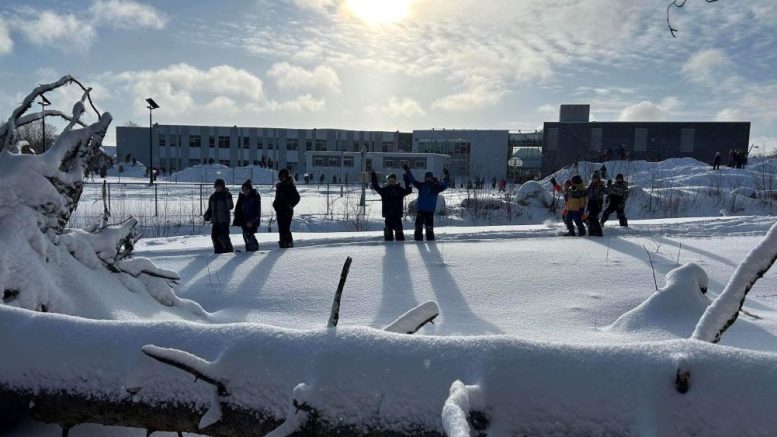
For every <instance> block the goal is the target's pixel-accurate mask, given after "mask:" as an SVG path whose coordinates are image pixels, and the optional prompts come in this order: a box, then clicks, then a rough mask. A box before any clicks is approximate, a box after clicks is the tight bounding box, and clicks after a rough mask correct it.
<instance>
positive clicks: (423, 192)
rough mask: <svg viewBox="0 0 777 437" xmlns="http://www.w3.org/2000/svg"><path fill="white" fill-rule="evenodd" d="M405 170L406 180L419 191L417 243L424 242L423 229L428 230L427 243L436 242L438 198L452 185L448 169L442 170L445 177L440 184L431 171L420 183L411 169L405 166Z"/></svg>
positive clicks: (416, 223) (416, 221)
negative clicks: (435, 212)
mask: <svg viewBox="0 0 777 437" xmlns="http://www.w3.org/2000/svg"><path fill="white" fill-rule="evenodd" d="M402 168H404V169H405V178H406V179H407V180H408V181H409V182H410V183H411V184H413V186H414V187H416V189H417V190H418V201H417V202H416V209H417V211H418V213H417V214H416V217H415V235H414V237H415V241H422V240H423V239H424V238H423V237H424V236H423V229H424V228H425V229H426V241H431V240H434V210H435V208H437V196H438V195H439V194H440V193H442V192H443V191H445V190H446V189H447V188H448V184H449V183H450V174H449V173H448V169H447V168H444V169H442V172H443V174H444V175H445V177H444V178H443V182H442V183H440V181H439V180H437V178H435V177H434V174H433V173H432V172H430V171H428V172H426V174H425V175H424V181H423V182H418V181H416V180H415V178H414V177H413V173H411V172H410V167H408V166H407V165H405V166H403V167H402Z"/></svg>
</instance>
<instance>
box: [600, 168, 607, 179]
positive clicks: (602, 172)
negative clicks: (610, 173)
mask: <svg viewBox="0 0 777 437" xmlns="http://www.w3.org/2000/svg"><path fill="white" fill-rule="evenodd" d="M599 176H600V177H601V180H605V179H607V166H606V165H604V164H602V168H600V169H599Z"/></svg>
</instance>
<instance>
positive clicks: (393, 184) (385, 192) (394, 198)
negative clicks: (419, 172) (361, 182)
mask: <svg viewBox="0 0 777 437" xmlns="http://www.w3.org/2000/svg"><path fill="white" fill-rule="evenodd" d="M370 176H371V180H372V189H373V190H375V191H377V192H378V194H380V199H381V203H382V205H381V212H382V214H383V217H384V218H385V225H384V227H383V237H384V239H385V240H386V241H394V238H395V235H396V239H397V241H404V240H405V233H404V231H403V229H402V215H403V212H404V204H403V201H404V198H405V196H407V195H408V194H410V193H412V192H413V189H412V188H411V187H410V181H409V180H408V179H407V178H405V187H404V188H402V187H401V186H400V185H399V183H397V175H395V174H393V173H392V174H390V175H389V176H388V183H387V184H386V185H384V186H383V187H381V186H380V185H378V175H377V173H375V172H374V171H373V172H372V173H371V174H370Z"/></svg>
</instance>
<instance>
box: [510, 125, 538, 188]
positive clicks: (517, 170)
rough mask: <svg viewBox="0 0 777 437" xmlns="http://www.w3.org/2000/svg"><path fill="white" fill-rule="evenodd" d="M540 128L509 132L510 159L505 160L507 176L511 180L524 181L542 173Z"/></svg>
mask: <svg viewBox="0 0 777 437" xmlns="http://www.w3.org/2000/svg"><path fill="white" fill-rule="evenodd" d="M543 141H544V138H543V133H542V131H541V130H535V131H527V132H521V131H518V132H517V133H514V132H511V133H510V159H509V160H508V161H507V165H508V171H507V178H508V180H510V181H513V182H524V181H527V180H532V179H535V178H538V177H540V176H541V175H542V145H543Z"/></svg>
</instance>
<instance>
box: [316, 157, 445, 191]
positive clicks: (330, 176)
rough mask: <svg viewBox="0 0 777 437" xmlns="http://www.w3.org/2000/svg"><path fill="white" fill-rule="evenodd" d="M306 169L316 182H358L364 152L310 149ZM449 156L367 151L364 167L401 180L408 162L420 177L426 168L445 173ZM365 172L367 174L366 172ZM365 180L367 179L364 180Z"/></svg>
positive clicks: (416, 175)
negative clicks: (312, 150) (311, 150)
mask: <svg viewBox="0 0 777 437" xmlns="http://www.w3.org/2000/svg"><path fill="white" fill-rule="evenodd" d="M305 159H306V163H305V168H306V169H307V171H306V173H307V174H308V175H309V176H312V181H313V182H314V183H317V182H319V181H320V180H321V176H323V177H324V179H323V180H324V182H327V183H328V182H339V181H343V182H349V183H353V182H357V181H361V180H362V168H363V167H362V154H361V153H360V152H328V151H319V152H308V153H306V154H305ZM450 159H451V158H450V156H448V155H443V154H436V153H411V152H403V151H396V152H386V153H383V152H365V153H364V161H365V162H364V168H366V171H367V172H366V173H369V172H371V171H373V170H374V171H375V172H376V173H378V174H379V175H380V176H386V175H388V174H391V173H394V174H396V175H397V177H398V178H399V180H400V182H401V180H402V173H403V172H404V170H403V169H402V167H403V166H405V165H407V166H408V167H410V170H411V171H412V172H413V175H415V177H416V178H417V179H419V180H420V179H421V178H422V177H423V175H424V173H426V172H427V171H431V172H432V173H434V174H435V175H437V176H438V177H442V169H443V168H447V166H448V165H449V164H450ZM366 173H365V174H366ZM365 182H366V180H365Z"/></svg>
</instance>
